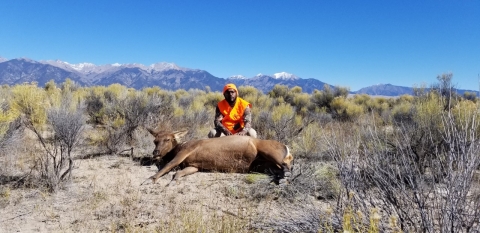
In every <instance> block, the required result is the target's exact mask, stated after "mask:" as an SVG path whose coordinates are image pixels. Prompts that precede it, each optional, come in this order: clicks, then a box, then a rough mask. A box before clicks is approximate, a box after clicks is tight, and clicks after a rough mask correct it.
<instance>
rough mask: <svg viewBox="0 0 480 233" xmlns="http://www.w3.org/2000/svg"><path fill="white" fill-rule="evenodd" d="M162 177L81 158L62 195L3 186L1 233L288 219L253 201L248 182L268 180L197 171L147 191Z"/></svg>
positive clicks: (238, 225)
mask: <svg viewBox="0 0 480 233" xmlns="http://www.w3.org/2000/svg"><path fill="white" fill-rule="evenodd" d="M155 172H156V167H154V166H152V167H145V166H139V165H137V164H136V163H135V162H133V161H132V160H131V159H130V158H126V157H117V156H115V157H111V156H103V157H97V158H92V159H82V160H76V161H75V170H74V172H73V174H72V175H73V177H72V179H71V181H70V182H69V183H67V184H66V185H65V187H64V188H63V189H61V190H59V191H58V192H56V193H49V192H46V191H42V190H39V189H29V188H17V189H11V188H9V186H8V185H2V186H1V189H0V205H1V207H2V208H0V216H1V217H0V232H39V231H40V232H77V231H81V232H251V231H252V229H253V228H252V227H255V225H254V224H252V223H256V224H257V226H258V223H259V220H263V221H264V222H267V220H268V222H270V221H271V219H281V218H282V216H283V215H284V214H285V213H284V212H283V211H285V210H284V209H285V208H286V207H285V205H286V204H288V203H283V201H276V200H264V201H260V202H258V201H252V199H251V198H250V197H249V190H250V188H251V187H252V185H253V184H248V182H252V180H258V179H260V180H263V179H262V178H261V177H262V176H261V175H252V174H225V173H196V174H193V175H191V176H187V177H183V178H182V179H181V180H180V181H179V182H177V183H176V184H175V185H170V186H168V187H165V185H166V184H167V183H168V182H169V179H170V178H171V176H172V172H171V173H169V174H167V175H166V176H165V177H162V178H161V179H160V180H159V182H158V183H157V184H155V185H153V184H147V185H143V186H140V184H141V183H142V182H143V181H144V180H145V179H146V178H147V177H149V176H151V175H152V174H154V173H155ZM252 177H256V178H252ZM259 177H260V178H259ZM247 180H250V181H248V182H247ZM253 182H255V183H258V181H253ZM290 217H291V216H290V215H289V218H290ZM278 225H282V224H280V223H278Z"/></svg>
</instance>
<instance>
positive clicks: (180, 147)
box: [149, 129, 293, 184]
mask: <svg viewBox="0 0 480 233" xmlns="http://www.w3.org/2000/svg"><path fill="white" fill-rule="evenodd" d="M149 132H150V133H151V134H152V135H153V136H154V137H155V140H154V143H155V150H154V151H153V157H154V160H156V161H162V163H163V164H162V165H163V166H159V171H158V172H157V173H156V174H155V175H153V176H151V177H150V178H149V179H150V180H152V182H153V183H155V182H156V181H157V180H158V179H159V178H160V177H162V176H163V175H165V174H166V173H168V172H169V171H170V170H172V169H173V168H174V167H177V166H179V167H180V168H181V170H179V171H177V172H176V173H175V174H174V176H173V178H172V181H175V180H177V179H178V178H180V177H182V176H186V175H190V174H193V173H195V172H197V171H199V170H200V171H219V172H236V173H246V172H249V171H258V169H259V168H260V169H263V170H265V169H268V170H270V171H273V172H274V173H275V174H276V177H277V179H278V182H279V183H280V184H285V183H286V178H288V177H289V176H290V175H291V162H292V161H293V156H292V155H291V154H290V150H289V149H288V147H287V146H286V145H284V144H282V143H280V142H278V141H274V140H262V139H256V138H252V137H249V136H236V135H234V136H226V137H219V138H208V139H199V140H191V141H188V142H182V141H181V139H182V137H183V136H185V134H186V133H187V132H188V131H176V132H166V131H154V130H151V129H149Z"/></svg>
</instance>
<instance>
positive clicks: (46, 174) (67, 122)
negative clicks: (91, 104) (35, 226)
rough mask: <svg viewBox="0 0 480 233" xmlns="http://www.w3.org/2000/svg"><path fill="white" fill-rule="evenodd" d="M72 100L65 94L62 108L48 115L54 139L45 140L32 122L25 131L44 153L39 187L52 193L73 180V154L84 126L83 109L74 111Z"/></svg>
mask: <svg viewBox="0 0 480 233" xmlns="http://www.w3.org/2000/svg"><path fill="white" fill-rule="evenodd" d="M71 98H72V97H71V95H70V93H64V95H63V97H62V103H61V105H60V106H59V107H58V108H51V109H49V110H48V111H47V119H46V121H47V123H48V126H49V130H51V132H52V133H53V135H52V136H51V137H45V136H43V134H42V131H41V129H39V127H38V126H35V124H33V122H32V121H31V119H27V120H26V121H25V125H26V127H27V128H29V129H30V130H32V131H33V132H34V133H35V135H36V136H37V138H38V140H39V142H40V144H41V146H42V148H43V150H44V151H43V153H39V155H37V156H36V159H35V166H34V170H36V171H37V172H38V173H39V175H40V177H39V178H40V183H42V184H43V185H45V186H46V187H47V188H48V190H50V191H52V192H54V191H56V190H57V189H58V188H59V187H60V185H61V184H62V183H63V182H64V181H66V180H68V179H70V175H71V172H72V170H73V155H72V151H73V149H74V148H75V147H76V146H77V145H78V142H79V139H80V135H81V132H82V129H83V126H84V124H85V120H84V118H83V113H82V111H81V109H75V110H74V111H72V110H71V108H70V104H71Z"/></svg>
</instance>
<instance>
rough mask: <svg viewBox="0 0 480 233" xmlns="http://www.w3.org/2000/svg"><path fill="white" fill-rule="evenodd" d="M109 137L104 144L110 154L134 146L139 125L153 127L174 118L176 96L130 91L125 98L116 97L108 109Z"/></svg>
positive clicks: (107, 126) (107, 127) (107, 128)
mask: <svg viewBox="0 0 480 233" xmlns="http://www.w3.org/2000/svg"><path fill="white" fill-rule="evenodd" d="M105 109H106V110H105V111H106V113H107V114H106V115H107V116H108V122H107V124H106V130H107V132H108V136H107V137H106V138H105V139H106V141H105V142H104V143H103V145H104V146H105V147H106V148H107V150H108V153H110V154H117V153H119V152H121V151H123V148H122V146H125V144H128V145H132V144H133V142H134V141H135V140H134V132H135V130H136V129H137V128H138V127H144V126H146V127H151V125H152V124H155V123H158V122H160V121H169V120H170V119H171V118H172V113H171V112H172V111H173V110H172V109H173V98H171V97H168V96H167V97H166V98H163V97H161V96H156V95H154V96H148V95H147V94H146V93H145V92H130V93H129V94H128V95H127V96H126V97H125V98H123V99H113V101H112V103H110V104H108V105H107V106H106V108H105Z"/></svg>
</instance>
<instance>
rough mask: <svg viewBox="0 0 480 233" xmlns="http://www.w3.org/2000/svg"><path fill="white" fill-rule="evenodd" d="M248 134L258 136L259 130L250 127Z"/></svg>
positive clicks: (253, 136)
mask: <svg viewBox="0 0 480 233" xmlns="http://www.w3.org/2000/svg"><path fill="white" fill-rule="evenodd" d="M247 134H248V136H250V137H252V138H257V131H255V130H254V129H249V130H248V133H247Z"/></svg>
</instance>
